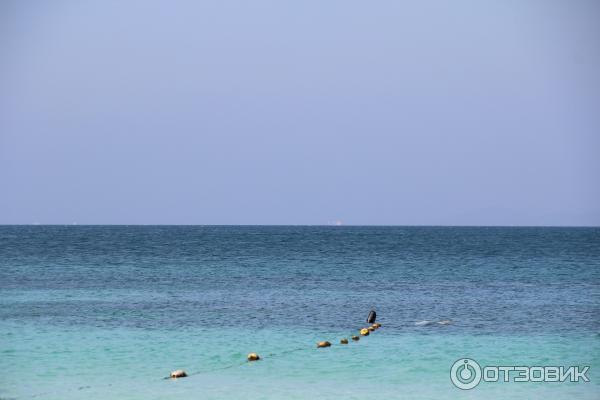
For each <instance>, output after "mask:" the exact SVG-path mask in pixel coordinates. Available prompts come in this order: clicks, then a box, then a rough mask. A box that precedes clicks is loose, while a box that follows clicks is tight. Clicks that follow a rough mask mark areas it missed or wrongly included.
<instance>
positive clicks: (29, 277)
mask: <svg viewBox="0 0 600 400" xmlns="http://www.w3.org/2000/svg"><path fill="white" fill-rule="evenodd" d="M370 309H376V310H377V313H378V318H377V321H378V322H380V323H381V324H382V325H383V326H382V328H381V329H379V330H377V331H375V332H373V333H372V334H371V335H370V336H369V337H365V338H362V339H361V340H360V341H359V342H356V343H354V342H351V343H350V344H348V345H345V346H343V345H340V344H338V343H339V340H340V339H341V338H343V337H349V336H350V335H352V334H356V333H357V331H358V329H359V328H361V327H364V326H365V325H366V323H365V319H366V316H367V314H368V312H369V310H370ZM440 320H451V321H452V324H450V325H440V324H438V323H437V321H440ZM423 321H431V322H432V323H430V324H428V323H424V322H423ZM320 340H329V341H331V342H332V343H333V346H332V347H331V348H326V349H317V348H316V345H315V344H316V342H317V341H320ZM250 352H257V353H259V354H260V355H261V356H262V357H263V359H262V360H261V361H258V362H254V363H248V362H245V357H246V354H247V353H250ZM463 357H470V358H472V359H474V360H476V361H478V362H479V363H480V364H481V365H482V366H483V365H516V366H519V365H528V366H539V365H542V366H543V365H548V366H554V365H556V366H560V365H563V366H570V365H577V366H589V367H590V369H589V372H588V376H589V378H590V382H578V383H557V382H546V383H543V382H541V383H535V382H527V383H516V382H497V383H493V382H482V383H481V384H480V385H478V386H477V387H476V388H474V389H472V390H468V391H463V390H459V389H457V388H456V387H454V386H453V385H452V383H451V380H450V368H451V366H452V364H453V363H454V361H456V360H457V359H460V358H463ZM175 369H185V370H186V371H187V372H188V373H190V376H189V377H187V378H184V379H178V380H171V379H163V378H164V377H165V376H167V375H168V374H169V372H170V371H172V370H175ZM0 371H2V372H1V373H0V399H30V398H36V399H61V400H69V399H84V398H85V399H176V398H181V399H194V398H197V399H313V398H319V399H339V398H344V399H359V398H360V399H362V398H365V397H367V396H369V397H373V396H376V397H383V398H390V399H401V398H403V399H404V398H411V399H478V398H486V399H488V398H492V399H493V398H498V399H500V398H502V399H504V398H509V397H510V398H513V399H535V398H544V399H545V400H547V399H553V398H556V399H564V398H578V399H598V398H600V229H598V228H489V227H488V228H476V227H456V228H454V227H283V226H282V227H272V226H264V227H260V226H222V227H220V226H1V227H0Z"/></svg>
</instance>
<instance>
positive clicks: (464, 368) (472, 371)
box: [450, 358, 481, 390]
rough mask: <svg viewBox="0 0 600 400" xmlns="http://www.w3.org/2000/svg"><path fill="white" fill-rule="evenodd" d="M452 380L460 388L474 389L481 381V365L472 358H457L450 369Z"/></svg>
mask: <svg viewBox="0 0 600 400" xmlns="http://www.w3.org/2000/svg"><path fill="white" fill-rule="evenodd" d="M450 380H451V381H452V383H453V384H454V386H456V387H457V388H459V389H463V390H469V389H473V388H474V387H475V386H477V385H479V382H481V367H480V366H479V364H477V361H475V360H471V359H470V358H461V359H460V360H456V362H455V363H454V364H452V368H451V369H450Z"/></svg>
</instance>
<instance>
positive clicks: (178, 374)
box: [163, 311, 381, 379]
mask: <svg viewBox="0 0 600 400" xmlns="http://www.w3.org/2000/svg"><path fill="white" fill-rule="evenodd" d="M375 318H376V313H375V311H371V312H370V313H369V316H368V317H367V322H368V323H370V324H371V325H370V326H368V327H366V328H362V329H360V330H359V334H360V336H365V337H366V336H369V334H370V333H372V332H375V331H376V330H377V329H379V328H381V324H380V323H376V322H375ZM360 336H357V335H351V336H350V337H351V339H352V341H354V342H357V341H359V340H360ZM339 343H340V345H348V344H349V341H348V339H347V338H346V337H344V338H342V339H341V340H340V342H339ZM327 347H331V342H329V341H326V340H324V341H320V342H317V348H327ZM310 349H311V348H309V347H299V348H297V349H292V350H287V351H282V352H279V353H269V354H267V358H273V357H279V356H282V355H287V354H291V353H296V352H299V351H307V350H310ZM260 360H262V357H261V356H260V355H259V354H257V353H250V354H248V356H247V358H246V361H243V362H241V363H234V364H230V365H226V366H223V367H217V368H211V369H208V370H203V371H196V372H192V373H190V374H188V373H186V372H185V371H184V370H175V371H173V372H171V374H170V375H169V376H167V377H164V378H163V379H179V378H185V377H189V376H193V375H200V374H207V373H211V372H214V371H222V370H226V369H230V368H234V367H241V366H243V365H246V364H248V363H251V362H256V361H260Z"/></svg>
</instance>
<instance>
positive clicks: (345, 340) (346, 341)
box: [340, 338, 348, 344]
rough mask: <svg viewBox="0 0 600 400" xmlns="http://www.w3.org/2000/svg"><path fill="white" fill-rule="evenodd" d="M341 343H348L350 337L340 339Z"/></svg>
mask: <svg viewBox="0 0 600 400" xmlns="http://www.w3.org/2000/svg"><path fill="white" fill-rule="evenodd" d="M340 343H341V344H348V339H346V338H343V339H342V340H340Z"/></svg>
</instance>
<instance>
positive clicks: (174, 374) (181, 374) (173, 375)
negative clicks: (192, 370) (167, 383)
mask: <svg viewBox="0 0 600 400" xmlns="http://www.w3.org/2000/svg"><path fill="white" fill-rule="evenodd" d="M186 376H187V374H186V373H185V371H184V370H182V369H177V370H175V371H173V372H171V378H174V379H176V378H185V377H186Z"/></svg>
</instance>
